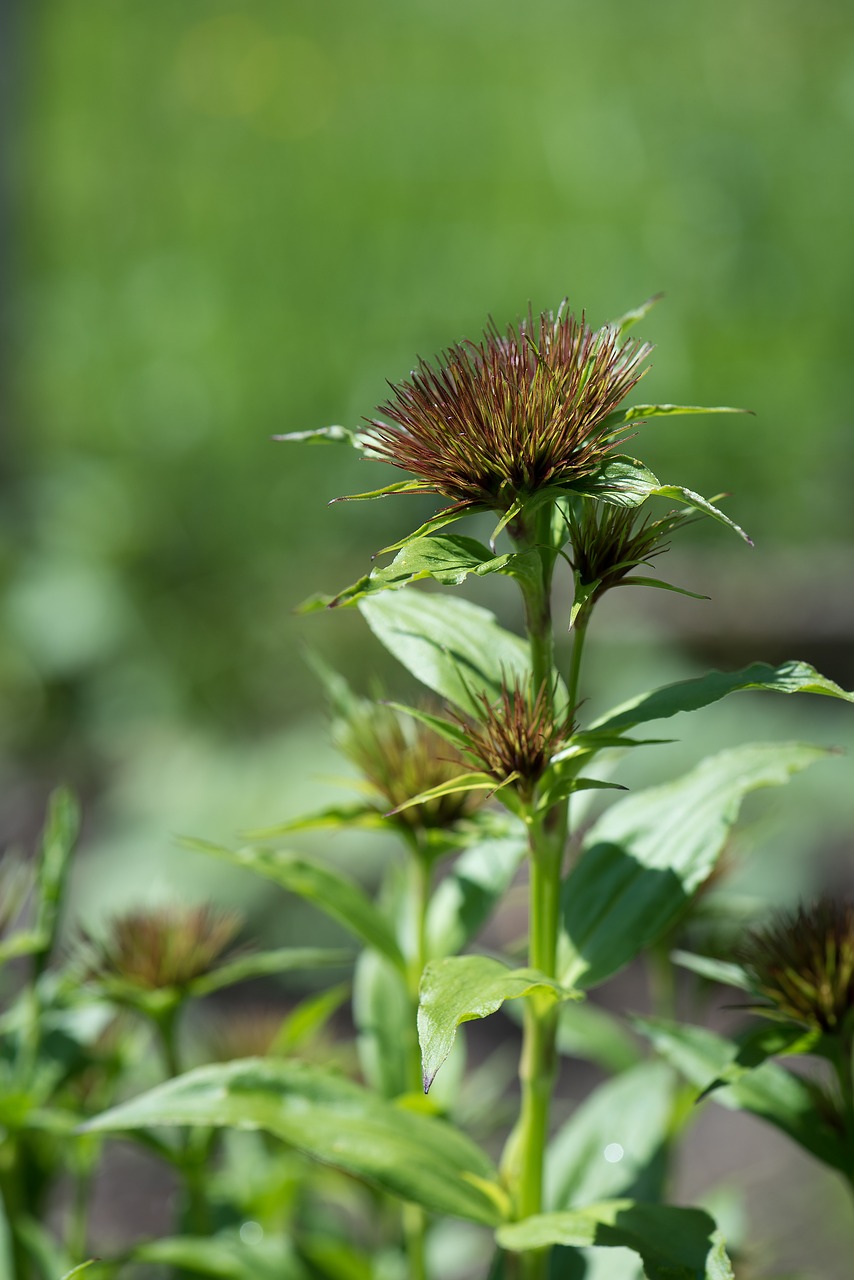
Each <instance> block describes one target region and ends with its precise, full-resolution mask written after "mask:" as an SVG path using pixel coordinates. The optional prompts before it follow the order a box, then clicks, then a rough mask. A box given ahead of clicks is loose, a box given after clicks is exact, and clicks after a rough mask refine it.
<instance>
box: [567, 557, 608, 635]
mask: <svg viewBox="0 0 854 1280" xmlns="http://www.w3.org/2000/svg"><path fill="white" fill-rule="evenodd" d="M572 576H573V582H574V583H575V593H574V595H573V597H572V608H571V609H570V611H569V626H570V629H572V627H574V626H575V620H576V618H577V617H578V615H579V613H581V610H582V609H583V608H584V606H585V605H586V604H587V602H588V600H589V599H590V597H591V596H592V595H595V593H596V588H597V587H601V585H602V579H601V578H594V579H593V581H592V582H582V580H581V573H580V572H579V570H578V569H575V570H574V571H573V575H572Z"/></svg>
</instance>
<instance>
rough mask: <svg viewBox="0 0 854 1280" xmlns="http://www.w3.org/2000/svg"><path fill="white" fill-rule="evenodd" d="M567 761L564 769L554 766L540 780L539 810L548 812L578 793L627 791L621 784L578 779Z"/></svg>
mask: <svg viewBox="0 0 854 1280" xmlns="http://www.w3.org/2000/svg"><path fill="white" fill-rule="evenodd" d="M571 764H572V762H571V761H567V762H566V765H565V766H564V767H563V768H562V767H561V765H560V764H557V765H553V766H552V767H551V768H550V769H548V770H547V771H546V772H545V773H544V774H543V776H542V778H541V779H540V783H539V787H538V790H537V810H538V811H542V810H548V809H551V807H552V806H553V805H556V804H558V803H559V802H560V801H561V800H566V799H567V798H568V797H569V796H571V795H572V794H573V793H574V792H576V791H627V790H628V787H624V786H623V784H622V783H621V782H603V781H602V779H601V778H577V777H576V776H575V772H574V770H573V769H572V768H571V767H570V766H571Z"/></svg>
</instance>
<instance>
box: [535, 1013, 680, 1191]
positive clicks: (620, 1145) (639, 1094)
mask: <svg viewBox="0 0 854 1280" xmlns="http://www.w3.org/2000/svg"><path fill="white" fill-rule="evenodd" d="M579 1007H581V1008H583V1006H579ZM673 1085H674V1075H673V1072H672V1071H671V1069H670V1068H669V1067H668V1066H666V1065H665V1064H664V1063H663V1062H654V1061H653V1062H640V1063H639V1064H638V1065H637V1066H635V1067H632V1068H631V1069H630V1070H628V1071H624V1072H623V1073H622V1074H621V1075H618V1076H615V1077H614V1078H613V1079H611V1080H606V1081H605V1083H604V1084H601V1085H600V1086H599V1087H598V1088H597V1089H595V1090H594V1091H593V1093H591V1094H590V1095H589V1096H588V1097H587V1098H586V1099H585V1101H584V1102H583V1103H582V1104H581V1106H579V1107H578V1108H577V1110H576V1111H575V1112H574V1114H573V1115H572V1117H571V1119H570V1120H568V1121H567V1122H566V1124H564V1125H563V1126H562V1127H561V1128H560V1129H559V1130H558V1131H557V1133H556V1134H555V1135H554V1137H553V1138H552V1140H551V1142H550V1143H549V1146H548V1150H547V1152H546V1194H545V1203H546V1206H547V1207H548V1208H549V1209H572V1208H573V1207H575V1206H577V1205H584V1204H588V1203H590V1201H592V1200H602V1199H605V1198H608V1199H610V1198H612V1197H615V1196H620V1195H629V1194H630V1193H631V1192H632V1190H633V1188H634V1184H635V1183H636V1182H637V1180H638V1179H639V1178H640V1176H641V1175H642V1174H643V1173H644V1171H645V1170H646V1169H647V1167H648V1166H649V1165H650V1164H651V1163H652V1161H653V1159H654V1158H655V1156H656V1154H657V1152H658V1151H659V1149H660V1148H661V1147H662V1146H663V1145H664V1143H665V1142H666V1140H667V1135H668V1128H669V1124H670V1117H671V1113H672V1111H673Z"/></svg>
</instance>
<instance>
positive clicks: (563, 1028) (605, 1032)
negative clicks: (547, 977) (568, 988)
mask: <svg viewBox="0 0 854 1280" xmlns="http://www.w3.org/2000/svg"><path fill="white" fill-rule="evenodd" d="M557 1050H558V1053H562V1054H565V1055H566V1056H567V1057H568V1058H581V1059H583V1060H584V1061H585V1062H595V1063H596V1064H597V1066H600V1067H603V1068H604V1070H605V1071H609V1072H619V1071H626V1070H628V1068H629V1067H633V1066H634V1065H635V1064H636V1063H637V1061H638V1059H639V1058H640V1053H639V1051H638V1046H637V1044H636V1043H635V1041H634V1040H633V1038H632V1036H631V1035H630V1034H629V1032H628V1031H627V1030H626V1029H625V1027H624V1025H623V1023H622V1022H621V1021H620V1020H619V1019H617V1018H615V1017H614V1015H613V1014H612V1013H609V1012H608V1010H607V1009H602V1008H600V1006H599V1005H595V1004H592V1003H591V1002H590V1001H589V1000H585V1001H583V1002H580V1003H577V1004H564V1005H561V1008H560V1010H559V1011H558V1023H557Z"/></svg>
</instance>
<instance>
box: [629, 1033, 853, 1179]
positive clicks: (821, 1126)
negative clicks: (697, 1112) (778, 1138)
mask: <svg viewBox="0 0 854 1280" xmlns="http://www.w3.org/2000/svg"><path fill="white" fill-rule="evenodd" d="M634 1022H635V1026H636V1027H637V1029H638V1030H639V1031H640V1032H641V1033H642V1034H643V1035H645V1036H647V1038H648V1039H649V1040H650V1041H651V1042H652V1044H653V1046H654V1047H655V1049H656V1050H657V1052H658V1053H660V1054H661V1056H662V1057H663V1058H664V1059H665V1060H666V1061H667V1062H669V1063H670V1064H671V1065H672V1066H674V1067H675V1068H676V1070H677V1071H679V1072H680V1074H681V1075H683V1076H685V1078H686V1080H689V1081H690V1082H691V1084H693V1085H696V1086H697V1088H698V1089H699V1090H702V1091H705V1090H706V1089H707V1088H708V1086H709V1085H710V1084H712V1083H713V1082H714V1081H716V1080H718V1079H719V1078H720V1077H721V1076H722V1075H723V1074H724V1073H726V1072H727V1071H728V1069H729V1068H730V1067H731V1066H732V1064H733V1063H735V1062H736V1059H737V1058H738V1054H739V1046H738V1044H737V1043H736V1042H734V1041H732V1040H727V1039H726V1038H725V1037H724V1036H719V1035H717V1034H716V1033H715V1032H714V1031H709V1030H707V1029H706V1028H705V1027H690V1026H684V1025H679V1024H677V1023H671V1022H667V1021H665V1020H664V1019H657V1018H636V1019H635V1020H634ZM711 1097H712V1099H713V1101H715V1102H717V1103H719V1104H720V1105H721V1106H723V1107H727V1108H729V1109H730V1110H733V1111H749V1112H750V1113H751V1114H752V1115H755V1116H759V1117H760V1118H761V1119H763V1120H767V1121H768V1123H769V1124H772V1125H774V1126H775V1128H777V1129H781V1130H782V1131H783V1133H785V1134H788V1136H789V1137H790V1138H792V1139H794V1141H795V1142H797V1143H798V1144H799V1145H800V1146H802V1147H804V1149H805V1150H807V1151H809V1152H810V1154H811V1155H814V1156H816V1157H817V1158H818V1159H819V1160H821V1161H822V1162H823V1163H824V1164H827V1165H830V1167H831V1168H833V1169H839V1170H841V1171H842V1172H848V1173H850V1157H849V1155H848V1153H847V1151H846V1146H845V1141H844V1138H843V1137H842V1135H841V1134H840V1133H839V1132H838V1130H836V1129H833V1128H831V1126H830V1125H829V1124H828V1123H827V1121H826V1120H824V1119H823V1118H822V1116H821V1114H820V1112H819V1110H818V1108H817V1107H816V1098H815V1095H814V1093H813V1091H812V1090H811V1088H810V1085H809V1082H808V1081H806V1080H801V1079H799V1078H798V1077H797V1076H795V1075H793V1074H792V1073H791V1072H790V1071H787V1070H786V1069H785V1068H784V1067H781V1066H778V1065H777V1063H775V1062H763V1063H762V1064H761V1066H758V1067H756V1069H755V1070H752V1071H749V1072H748V1073H746V1074H743V1075H741V1076H740V1077H739V1078H738V1079H737V1080H735V1081H734V1082H733V1083H731V1084H728V1085H727V1086H726V1087H725V1088H720V1089H715V1091H714V1092H713V1093H712V1095H711Z"/></svg>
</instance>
